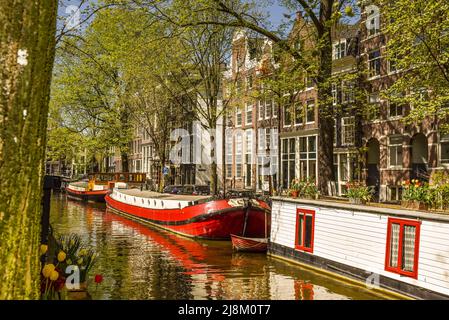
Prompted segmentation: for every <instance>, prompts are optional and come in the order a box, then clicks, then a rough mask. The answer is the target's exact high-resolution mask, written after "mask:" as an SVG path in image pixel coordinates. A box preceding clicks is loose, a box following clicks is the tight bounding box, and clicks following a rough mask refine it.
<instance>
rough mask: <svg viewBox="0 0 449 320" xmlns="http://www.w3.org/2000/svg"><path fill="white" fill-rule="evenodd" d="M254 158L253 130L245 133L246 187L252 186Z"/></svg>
mask: <svg viewBox="0 0 449 320" xmlns="http://www.w3.org/2000/svg"><path fill="white" fill-rule="evenodd" d="M252 157H253V129H248V130H246V131H245V187H251V186H252V181H253V179H252V178H253V169H252V168H253V161H252ZM248 177H249V178H248Z"/></svg>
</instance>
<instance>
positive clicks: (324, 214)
mask: <svg viewBox="0 0 449 320" xmlns="http://www.w3.org/2000/svg"><path fill="white" fill-rule="evenodd" d="M269 254H270V255H273V256H278V257H282V258H284V259H285V258H286V259H289V260H293V261H295V262H299V263H302V264H304V265H312V266H314V267H318V268H319V269H322V270H326V271H328V272H332V273H336V274H340V275H342V276H345V277H347V278H352V279H354V280H358V281H362V282H365V283H368V284H369V285H372V286H376V285H377V286H378V287H379V288H384V289H388V290H391V291H395V292H398V293H401V294H404V295H407V296H409V297H412V298H421V299H449V215H444V214H437V213H430V212H422V211H411V210H401V209H397V210H396V209H390V208H379V207H374V206H362V205H350V204H346V203H336V202H330V201H318V200H305V199H304V200H303V199H293V198H283V197H274V198H273V206H272V221H271V242H270V244H269Z"/></svg>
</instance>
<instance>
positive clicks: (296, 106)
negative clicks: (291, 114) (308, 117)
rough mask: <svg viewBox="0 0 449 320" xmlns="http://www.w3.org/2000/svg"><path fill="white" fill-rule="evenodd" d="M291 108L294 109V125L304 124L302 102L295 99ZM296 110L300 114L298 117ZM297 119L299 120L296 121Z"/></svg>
mask: <svg viewBox="0 0 449 320" xmlns="http://www.w3.org/2000/svg"><path fill="white" fill-rule="evenodd" d="M293 108H294V109H295V126H300V125H303V124H304V106H303V104H302V101H295V102H294V103H293ZM298 111H299V114H300V117H298ZM298 119H300V120H301V122H298Z"/></svg>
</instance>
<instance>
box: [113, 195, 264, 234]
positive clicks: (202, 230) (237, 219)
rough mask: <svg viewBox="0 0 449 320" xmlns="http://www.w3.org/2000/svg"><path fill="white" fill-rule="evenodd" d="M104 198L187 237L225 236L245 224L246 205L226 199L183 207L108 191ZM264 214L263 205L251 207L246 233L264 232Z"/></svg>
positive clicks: (117, 209)
mask: <svg viewBox="0 0 449 320" xmlns="http://www.w3.org/2000/svg"><path fill="white" fill-rule="evenodd" d="M105 200H106V203H107V206H108V207H109V208H110V209H112V210H113V211H115V212H117V213H120V214H124V215H127V216H130V217H131V218H137V219H139V220H141V221H143V222H145V223H149V224H152V225H155V226H157V227H160V228H163V229H165V230H169V231H172V232H175V233H179V234H182V235H185V236H188V237H194V238H203V239H213V240H228V239H229V238H230V235H231V234H241V233H242V232H243V228H244V224H245V215H246V214H245V213H246V208H244V207H232V206H231V205H229V203H228V201H227V200H214V201H209V202H206V203H202V204H197V205H191V206H188V207H185V208H182V209H150V208H145V207H140V206H135V205H130V204H127V203H124V202H121V201H117V200H115V199H113V198H112V197H111V196H110V195H107V196H106V197H105ZM265 205H266V204H262V206H265ZM267 207H268V206H267ZM264 217H265V213H264V209H260V208H251V209H250V211H249V212H248V218H247V227H246V232H245V233H246V234H253V236H263V234H264V233H265V220H264Z"/></svg>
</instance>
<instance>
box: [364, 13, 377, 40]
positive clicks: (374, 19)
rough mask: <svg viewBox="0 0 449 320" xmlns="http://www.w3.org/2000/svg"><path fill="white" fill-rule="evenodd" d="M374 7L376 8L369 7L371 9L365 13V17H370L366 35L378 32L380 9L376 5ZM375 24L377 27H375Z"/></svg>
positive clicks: (372, 35)
mask: <svg viewBox="0 0 449 320" xmlns="http://www.w3.org/2000/svg"><path fill="white" fill-rule="evenodd" d="M376 8H377V9H375V8H374V6H373V7H371V9H372V10H371V11H370V12H367V13H366V14H367V17H368V18H371V19H370V21H369V22H368V23H369V24H370V25H371V27H369V28H368V37H374V36H377V35H378V34H379V33H380V11H379V8H378V7H376ZM376 10H377V12H376ZM376 26H377V27H378V28H376Z"/></svg>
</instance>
